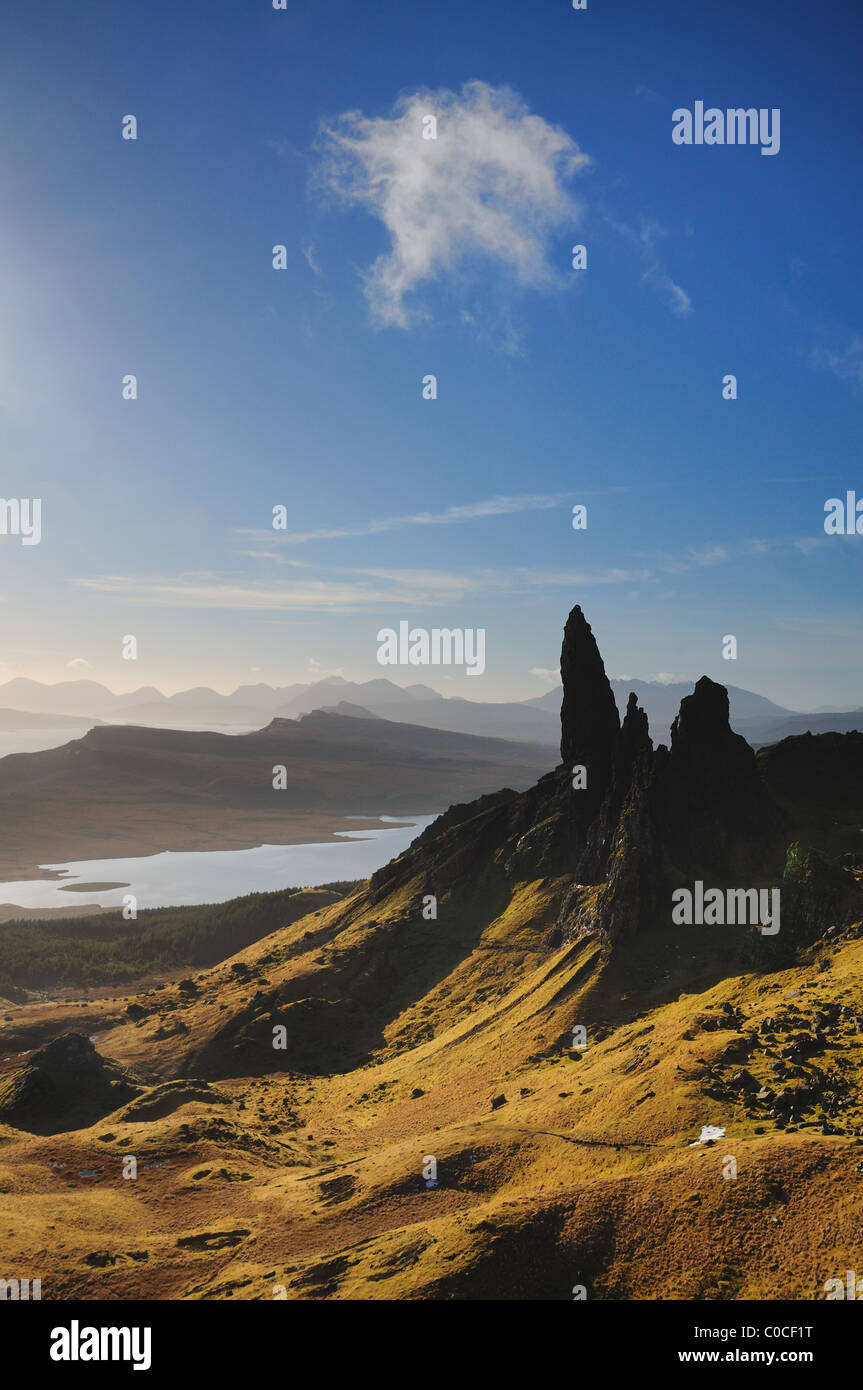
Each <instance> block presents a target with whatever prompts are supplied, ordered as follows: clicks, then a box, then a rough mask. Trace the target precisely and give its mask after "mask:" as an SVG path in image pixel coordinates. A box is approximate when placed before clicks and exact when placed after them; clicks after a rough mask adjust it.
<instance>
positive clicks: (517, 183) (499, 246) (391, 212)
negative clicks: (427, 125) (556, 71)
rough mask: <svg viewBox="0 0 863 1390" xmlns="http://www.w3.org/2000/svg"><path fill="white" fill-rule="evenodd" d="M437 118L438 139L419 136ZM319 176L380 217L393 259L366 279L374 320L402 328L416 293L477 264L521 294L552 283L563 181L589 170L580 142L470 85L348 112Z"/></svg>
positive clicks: (331, 134)
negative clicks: (492, 267) (492, 269)
mask: <svg viewBox="0 0 863 1390" xmlns="http://www.w3.org/2000/svg"><path fill="white" fill-rule="evenodd" d="M427 116H433V117H434V118H435V120H436V122H437V130H436V138H435V139H425V138H423V119H424V117H427ZM321 144H322V149H323V159H322V165H321V178H322V180H323V182H324V184H325V185H326V186H328V187H329V188H330V189H332V190H334V191H335V192H336V193H338V194H339V195H340V196H341V197H342V198H343V199H344V200H345V201H346V202H348V203H354V204H358V205H361V206H363V207H366V208H368V209H369V211H370V212H372V213H373V214H374V215H375V216H376V217H378V218H379V219H380V221H381V222H382V223H383V225H384V227H385V228H386V230H387V232H388V234H389V237H390V243H391V244H390V250H389V251H388V252H386V253H385V254H383V255H381V256H379V257H378V259H377V260H376V261H375V263H374V264H373V265H372V266H371V268H370V269H369V271H368V272H367V273H366V277H365V289H366V296H367V298H368V302H369V306H370V308H371V312H372V315H373V317H374V318H375V319H376V320H377V322H378V323H380V324H383V325H389V326H397V327H400V328H405V327H407V326H408V324H409V322H410V320H411V313H410V312H409V310H408V307H407V305H406V303H405V300H406V298H407V296H409V295H411V294H412V293H413V292H414V291H415V290H416V289H417V288H418V287H419V286H420V285H423V284H426V283H428V282H429V281H431V280H434V279H440V278H441V277H442V276H444V275H446V274H450V273H452V272H453V271H454V270H455V269H456V268H457V267H459V268H460V269H461V270H464V267H465V263H466V261H467V260H468V258H470V257H476V256H481V257H483V258H485V259H487V260H492V261H494V262H496V263H497V264H498V265H500V266H502V267H504V268H505V269H506V270H507V271H509V272H510V273H512V274H514V275H515V277H516V280H517V281H518V282H519V283H521V284H522V285H548V284H550V283H552V282H553V281H554V278H555V277H554V273H553V271H552V268H551V265H550V263H549V259H548V246H547V244H548V238H549V234H550V232H551V230H552V229H553V228H555V227H557V226H560V225H563V224H568V225H569V226H570V227H571V228H573V229H574V226H575V223H576V220H577V217H578V214H579V208H578V206H577V205H576V204H575V203H574V202H573V200H572V198H571V196H570V194H569V192H568V191H567V189H566V182H567V180H568V179H570V178H571V177H572V176H573V175H574V174H576V173H577V172H578V171H579V170H581V169H583V168H584V167H585V165H586V164H588V163H589V158H588V156H587V155H585V154H583V153H582V151H581V150H580V149H579V147H578V145H577V144H576V143H575V141H574V140H573V139H572V138H571V137H570V136H569V135H568V134H567V133H566V132H565V131H564V130H561V129H560V128H559V127H557V126H553V125H550V124H549V123H548V122H547V121H545V120H543V119H542V117H540V116H535V115H532V114H531V112H530V111H529V109H528V107H527V106H526V105H525V103H524V101H523V100H522V99H521V97H519V96H518V95H517V93H515V92H514V91H512V90H511V89H509V88H505V87H493V86H490V85H489V84H488V83H486V82H468V83H466V84H465V85H464V86H463V87H462V89H461V92H458V93H457V92H452V91H449V90H447V89H441V90H439V91H421V92H416V93H413V94H412V95H408V96H404V97H402V98H401V100H400V101H399V102H398V103H397V104H396V106H395V108H394V110H393V112H392V114H391V115H389V116H379V117H370V116H366V115H364V114H363V113H362V112H360V111H348V112H345V113H344V114H343V115H342V116H341V117H340V118H339V119H338V120H337V121H336V122H334V123H333V124H331V125H329V126H326V127H325V128H324V129H323V130H322V133H321Z"/></svg>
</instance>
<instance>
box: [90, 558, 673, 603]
mask: <svg viewBox="0 0 863 1390" xmlns="http://www.w3.org/2000/svg"><path fill="white" fill-rule="evenodd" d="M331 573H333V574H335V575H336V576H339V577H336V578H332V579H313V578H307V577H305V574H304V575H303V577H302V578H299V577H298V578H297V579H296V580H294V579H293V578H290V579H287V578H286V579H283V580H279V581H277V582H275V583H274V582H271V581H258V580H254V579H238V578H237V577H236V576H234V575H224V576H219V575H204V576H201V575H191V574H180V575H174V576H163V575H156V576H133V575H95V576H93V577H92V578H89V579H79V580H78V581H77V583H78V584H79V585H80V586H81V587H82V588H84V589H89V590H91V591H94V592H99V593H107V594H115V595H117V596H119V597H122V598H124V599H126V600H127V601H130V602H134V603H143V604H149V605H154V604H155V605H159V606H161V607H168V608H213V609H219V608H221V609H253V610H258V611H270V612H284V613H290V612H326V611H333V612H362V611H369V610H372V611H373V610H377V609H380V608H385V607H389V608H392V607H395V606H398V607H400V608H402V609H405V608H408V607H410V608H423V607H439V606H440V605H441V604H444V603H454V602H458V601H459V600H460V599H462V598H464V597H465V596H467V595H471V596H476V595H482V594H504V595H506V594H513V593H516V594H517V593H521V592H523V590H524V589H525V588H526V587H530V588H539V589H543V588H547V589H557V588H566V589H577V588H580V587H586V586H587V585H594V584H621V583H626V582H631V581H632V580H633V579H635V578H638V579H641V578H646V577H648V576H647V574H646V572H644V571H642V572H640V573H637V574H636V573H633V572H631V571H627V570H616V569H613V570H596V571H589V570H584V571H580V572H578V573H573V572H569V571H565V572H559V571H555V570H541V569H537V570H533V569H497V570H496V569H481V570H474V571H471V572H469V573H464V574H457V573H453V572H450V571H447V570H422V569H416V570H411V569H394V568H362V569H358V568H354V569H349V568H339V569H335V570H332V571H331ZM341 576H344V577H341ZM375 580H376V581H379V582H377V583H374V582H368V581H375Z"/></svg>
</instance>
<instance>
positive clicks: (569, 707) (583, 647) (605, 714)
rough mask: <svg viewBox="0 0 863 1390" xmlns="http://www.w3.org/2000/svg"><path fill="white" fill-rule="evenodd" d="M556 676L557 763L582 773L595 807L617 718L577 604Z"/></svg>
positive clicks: (611, 751)
mask: <svg viewBox="0 0 863 1390" xmlns="http://www.w3.org/2000/svg"><path fill="white" fill-rule="evenodd" d="M560 676H561V680H562V681H563V700H562V702H561V706H560V758H561V762H562V763H563V765H564V767H566V768H569V769H572V768H573V767H574V766H576V765H583V766H584V767H586V768H587V793H588V795H587V798H585V799H586V800H587V801H588V802H589V803H590V804H591V805H594V806H599V805H601V803H602V798H603V797H604V795H605V793H606V790H607V788H608V782H609V779H610V777H611V768H612V761H613V758H614V749H615V745H616V743H617V737H618V733H619V732H620V715H619V714H618V712H617V701H616V700H615V698H614V692H613V691H612V689H611V684H610V682H609V679H608V676H607V675H606V674H605V666H604V665H603V661H602V657H601V656H600V654H599V648H598V647H597V645H596V639H595V638H594V635H593V633H592V631H591V629H590V624H589V623H588V621H587V619H586V618H585V616H584V614H583V613H582V611H581V609H580V608H579V606H578V605H577V604H576V606H575V608H573V610H572V612H571V613H570V615H569V617H568V618H567V620H566V627H565V628H564V630H563V646H562V648H561V652H560Z"/></svg>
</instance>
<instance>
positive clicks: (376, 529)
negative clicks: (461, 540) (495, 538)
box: [237, 493, 567, 559]
mask: <svg viewBox="0 0 863 1390" xmlns="http://www.w3.org/2000/svg"><path fill="white" fill-rule="evenodd" d="M566 500H567V498H566V496H565V495H564V494H550V493H539V494H531V495H526V496H521V497H489V498H486V499H484V500H483V501H480V502H468V503H467V504H465V505H464V506H460V507H447V508H446V509H445V511H442V512H412V513H410V514H408V515H407V516H385V517H381V518H379V519H378V520H372V521H363V522H360V524H359V525H357V526H336V527H322V528H321V529H320V530H316V531H284V532H281V531H272V530H270V531H260V530H248V529H246V530H244V529H239V530H238V532H237V534H238V535H241V536H257V537H259V538H263V537H267V538H268V539H269V540H273V539H277V540H279V541H281V542H282V543H284V542H286V541H289V542H290V543H291V544H292V545H305V544H307V542H308V541H332V540H343V539H345V538H347V537H349V536H376V535H379V534H380V533H381V532H382V531H401V530H402V529H403V528H404V527H406V526H448V525H451V524H453V523H454V522H459V521H476V520H479V519H481V518H483V517H487V516H512V515H513V514H515V513H518V512H537V511H549V510H551V509H552V508H554V507H561V506H563V504H564V502H565V501H566ZM247 553H248V554H249V555H250V556H254V557H256V558H259V559H275V558H277V557H276V556H275V555H273V553H272V552H268V551H248V552H247Z"/></svg>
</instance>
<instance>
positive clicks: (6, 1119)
mask: <svg viewBox="0 0 863 1390" xmlns="http://www.w3.org/2000/svg"><path fill="white" fill-rule="evenodd" d="M140 1089H141V1088H140V1087H139V1086H138V1085H137V1084H136V1083H135V1082H134V1081H133V1079H132V1078H131V1076H130V1075H129V1074H128V1073H127V1072H126V1071H125V1070H124V1069H123V1068H122V1067H120V1066H118V1065H117V1063H116V1062H110V1061H108V1060H106V1058H104V1057H102V1056H100V1055H99V1053H98V1052H97V1051H96V1049H95V1047H94V1046H93V1044H92V1042H91V1041H90V1039H89V1038H88V1037H87V1036H86V1035H85V1034H84V1033H64V1034H62V1036H61V1037H59V1038H55V1039H54V1040H53V1041H52V1042H49V1043H48V1044H47V1045H46V1046H45V1047H42V1048H40V1049H39V1051H38V1052H34V1053H33V1054H32V1055H31V1057H30V1059H29V1061H28V1062H27V1064H26V1065H25V1066H23V1067H19V1068H17V1069H16V1070H15V1071H12V1072H9V1073H7V1074H6V1075H5V1076H4V1077H2V1079H0V1121H2V1123H4V1124H9V1125H12V1126H14V1128H16V1129H26V1130H30V1131H31V1133H33V1134H58V1133H60V1132H61V1131H63V1130H66V1129H78V1128H81V1127H83V1126H85V1125H90V1124H92V1123H93V1122H94V1121H95V1120H97V1119H99V1118H100V1117H101V1116H102V1115H107V1114H109V1113H110V1112H111V1111H112V1110H116V1109H117V1107H118V1106H120V1105H123V1104H125V1103H126V1102H127V1101H129V1100H132V1099H133V1098H134V1097H135V1096H137V1095H138V1094H139V1092H140Z"/></svg>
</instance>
